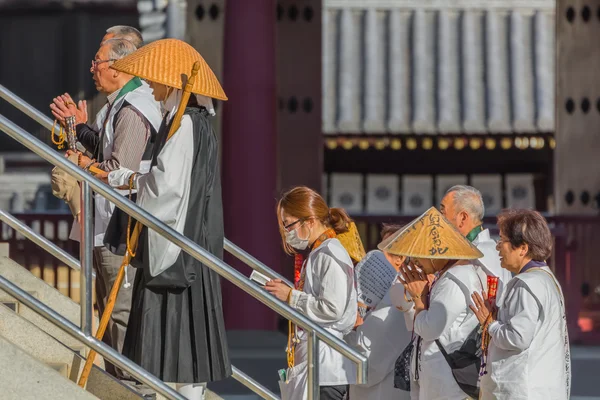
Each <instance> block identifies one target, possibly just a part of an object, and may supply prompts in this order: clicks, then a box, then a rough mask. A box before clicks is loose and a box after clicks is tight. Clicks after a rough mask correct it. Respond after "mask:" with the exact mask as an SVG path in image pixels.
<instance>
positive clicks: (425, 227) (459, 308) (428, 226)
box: [378, 207, 487, 400]
mask: <svg viewBox="0 0 600 400" xmlns="http://www.w3.org/2000/svg"><path fill="white" fill-rule="evenodd" d="M378 247H379V249H380V250H382V251H386V252H388V253H391V254H395V255H398V256H405V257H410V262H409V265H410V268H409V267H408V266H405V267H402V268H400V273H401V275H402V276H401V278H400V281H401V283H402V285H403V286H404V288H405V289H406V292H407V293H408V294H410V297H411V298H410V301H411V302H412V304H414V307H412V308H410V309H409V310H408V311H407V314H408V315H407V317H408V318H406V322H407V324H409V323H410V325H412V330H413V333H414V338H413V339H412V340H411V343H410V344H409V346H408V347H407V349H406V350H405V352H403V354H402V355H401V356H400V357H399V360H402V359H404V360H405V362H401V363H396V375H397V379H395V383H398V385H397V387H401V388H404V389H405V390H406V389H410V391H411V398H416V399H421V400H426V399H440V400H441V399H448V400H451V399H464V398H478V392H479V384H478V382H479V366H480V357H479V356H480V354H478V353H477V350H479V346H478V345H477V335H478V330H479V321H478V320H477V317H476V316H475V314H474V313H473V311H472V310H471V309H470V308H469V306H470V305H471V293H472V291H474V290H479V291H482V290H487V288H486V287H485V286H484V285H485V284H486V283H487V282H486V280H485V274H483V272H482V271H481V269H480V268H479V266H478V265H477V264H476V263H475V261H474V260H475V259H477V258H480V257H482V256H483V254H482V253H481V252H480V251H479V250H477V248H476V247H475V246H473V245H472V244H471V243H470V242H469V241H468V240H467V239H465V237H464V236H462V235H461V234H460V232H459V231H458V230H457V229H456V228H455V227H454V226H453V225H451V224H450V223H449V222H448V220H447V219H446V218H444V217H443V216H442V215H441V214H440V212H439V211H438V210H436V209H435V208H434V207H431V208H430V209H429V210H427V211H426V212H425V213H424V214H423V215H421V216H420V217H419V218H417V219H415V220H414V221H413V222H411V223H410V224H409V225H408V226H406V227H405V228H404V229H402V230H400V231H399V232H397V233H395V234H393V235H392V236H390V237H389V238H388V239H386V240H384V241H383V242H382V243H381V244H379V246H378ZM429 274H435V280H434V281H433V282H432V283H430V281H429V279H428V277H427V276H428V275H429ZM396 289H399V287H398V285H395V286H394V287H393V288H392V290H396ZM395 297H397V296H395ZM394 305H397V304H394ZM405 309H406V308H405ZM409 329H410V328H409ZM411 353H412V354H411Z"/></svg>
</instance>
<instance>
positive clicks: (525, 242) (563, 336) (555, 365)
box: [471, 210, 571, 400]
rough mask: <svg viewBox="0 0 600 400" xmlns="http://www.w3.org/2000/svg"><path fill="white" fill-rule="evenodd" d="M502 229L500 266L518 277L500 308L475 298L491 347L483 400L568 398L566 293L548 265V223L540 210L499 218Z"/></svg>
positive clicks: (524, 211)
mask: <svg viewBox="0 0 600 400" xmlns="http://www.w3.org/2000/svg"><path fill="white" fill-rule="evenodd" d="M498 227H499V228H500V241H498V244H497V248H498V251H499V252H500V263H501V266H502V268H504V269H506V270H508V271H510V272H512V273H513V274H515V277H514V278H513V279H512V280H511V281H510V282H509V283H508V285H506V291H505V293H506V295H505V296H504V297H503V299H502V301H501V303H500V304H498V306H499V308H498V309H496V308H495V307H492V306H491V305H490V304H489V303H488V302H487V301H486V302H484V300H483V298H482V296H480V294H479V293H478V292H476V293H474V294H473V300H474V302H475V307H471V308H472V309H473V310H474V311H475V314H476V315H477V318H478V319H479V322H480V323H481V327H482V330H483V331H484V335H485V339H486V340H485V341H484V344H485V343H486V342H487V343H489V344H487V349H484V350H487V351H486V352H484V357H485V358H484V359H487V362H486V371H485V372H486V373H485V374H484V375H483V377H482V379H481V391H482V397H481V398H483V399H502V400H504V399H507V400H508V399H557V400H558V399H561V400H562V399H568V398H569V394H570V386H571V370H570V350H569V336H568V332H567V319H566V315H565V306H564V299H563V294H562V290H561V288H560V285H559V283H558V281H557V280H556V277H555V276H554V274H553V273H552V271H551V270H550V268H549V267H548V264H546V260H547V259H548V258H549V257H550V255H551V254H552V234H551V233H550V229H549V228H548V224H547V223H546V220H545V219H544V217H542V216H541V215H540V213H538V212H536V211H531V210H510V211H505V212H503V213H502V214H500V215H499V216H498ZM483 297H485V294H484V295H483ZM491 311H493V312H491Z"/></svg>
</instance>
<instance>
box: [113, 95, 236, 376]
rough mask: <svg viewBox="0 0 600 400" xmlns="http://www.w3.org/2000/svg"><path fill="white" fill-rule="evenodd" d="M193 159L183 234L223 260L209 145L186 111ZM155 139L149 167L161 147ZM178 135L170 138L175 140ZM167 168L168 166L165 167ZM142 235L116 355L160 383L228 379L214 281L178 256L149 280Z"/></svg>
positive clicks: (195, 115) (212, 138) (198, 116)
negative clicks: (124, 331) (125, 324)
mask: <svg viewBox="0 0 600 400" xmlns="http://www.w3.org/2000/svg"><path fill="white" fill-rule="evenodd" d="M185 115H188V116H189V117H191V119H192V122H193V139H194V153H193V166H192V172H191V181H190V182H191V184H190V195H189V204H188V209H187V218H186V221H185V226H184V231H183V234H184V235H185V236H187V237H188V238H190V239H192V240H193V241H194V242H196V243H198V244H199V245H200V246H201V247H203V248H205V249H206V250H208V251H209V252H211V253H212V254H214V255H215V256H217V257H218V258H223V238H224V234H223V209H222V200H221V179H220V173H219V159H218V157H219V151H218V143H217V138H216V135H215V133H214V131H213V130H212V128H211V126H210V122H209V120H208V118H209V116H208V112H207V111H206V110H205V109H203V108H202V109H200V108H196V107H188V108H187V109H186V111H185ZM168 131H169V126H168V125H167V126H163V127H162V129H161V131H160V132H159V133H158V137H157V141H156V143H155V146H154V149H153V157H152V166H153V167H154V166H155V165H157V157H158V154H159V153H160V151H161V149H162V148H163V147H164V145H165V143H166V138H167V133H168ZM177 134H178V133H176V135H177ZM166 168H168V166H166ZM147 243H148V231H147V228H145V227H144V229H143V230H142V234H141V237H140V242H139V246H138V250H137V254H136V258H135V259H134V262H133V265H134V266H135V267H138V268H139V269H138V270H137V273H136V277H135V282H134V287H133V300H132V306H131V315H130V318H129V324H128V327H127V335H126V338H125V344H124V347H123V354H124V355H125V356H127V357H128V358H129V359H131V360H132V361H134V362H136V363H137V364H139V365H140V366H142V367H143V368H145V369H146V370H148V371H149V372H150V373H152V374H154V375H156V376H157V377H158V378H160V379H161V380H163V381H165V382H177V383H200V382H211V381H217V380H221V379H225V378H227V377H229V376H230V375H231V364H230V362H229V355H228V349H227V340H226V335H225V326H224V322H223V308H222V300H221V283H220V277H219V275H218V274H217V273H216V272H214V271H213V270H211V269H210V268H208V267H207V266H205V265H203V264H202V263H201V262H200V261H197V260H195V259H194V258H193V257H191V256H190V255H188V254H187V253H185V252H183V251H181V252H180V254H179V256H178V257H177V259H176V261H175V263H174V264H173V265H171V266H170V267H169V268H167V269H166V270H165V271H164V272H162V273H160V274H158V275H157V276H154V277H153V276H151V274H150V269H149V261H148V260H149V251H152V249H149V248H148V247H149V246H148V245H147Z"/></svg>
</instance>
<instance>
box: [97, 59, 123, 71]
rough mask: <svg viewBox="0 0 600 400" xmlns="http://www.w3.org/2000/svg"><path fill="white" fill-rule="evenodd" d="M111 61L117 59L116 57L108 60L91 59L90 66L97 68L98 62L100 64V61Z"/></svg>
mask: <svg viewBox="0 0 600 400" xmlns="http://www.w3.org/2000/svg"><path fill="white" fill-rule="evenodd" d="M111 61H112V62H115V61H117V59H116V58H109V59H108V60H92V68H93V69H94V70H98V65H99V64H102V63H105V62H111Z"/></svg>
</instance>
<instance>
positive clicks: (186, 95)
mask: <svg viewBox="0 0 600 400" xmlns="http://www.w3.org/2000/svg"><path fill="white" fill-rule="evenodd" d="M199 70H200V63H199V62H195V63H194V66H193V68H192V73H191V75H190V78H189V79H188V81H187V83H186V85H185V88H184V89H183V95H182V96H181V101H180V102H179V107H178V108H177V113H176V114H175V117H174V118H173V123H172V124H171V128H170V129H169V134H168V136H167V140H169V139H171V137H172V136H173V135H174V134H175V132H177V130H178V129H179V127H180V126H181V118H183V113H184V112H185V108H186V106H187V102H188V100H189V99H190V94H191V92H192V88H193V86H194V82H195V81H196V76H197V75H198V71H199ZM129 219H130V221H131V216H129ZM141 231H142V224H141V223H139V222H136V224H135V228H134V229H133V233H132V234H131V240H130V241H129V243H130V244H131V248H129V246H128V249H127V252H126V253H125V257H123V262H122V263H121V267H120V268H119V273H118V275H117V279H116V280H115V283H114V284H113V286H112V288H111V289H110V294H109V296H108V300H107V302H106V308H105V309H104V312H103V313H102V318H101V320H100V325H99V326H98V330H97V331H96V339H98V340H102V338H103V337H104V332H106V328H107V326H108V321H109V320H110V316H111V314H112V311H113V309H114V308H115V302H116V300H117V295H118V294H119V289H120V288H121V284H122V283H123V279H124V278H125V267H127V266H128V265H129V263H130V262H131V257H132V255H131V252H132V251H133V253H134V254H135V251H136V248H137V243H138V239H139V236H140V232H141ZM95 358H96V352H95V351H94V350H90V352H89V354H88V357H87V360H86V361H85V366H84V367H83V371H82V372H81V377H80V378H79V383H78V384H79V386H80V387H82V388H83V387H85V385H86V383H87V380H88V378H89V377H90V372H91V371H92V366H93V364H94V359H95Z"/></svg>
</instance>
